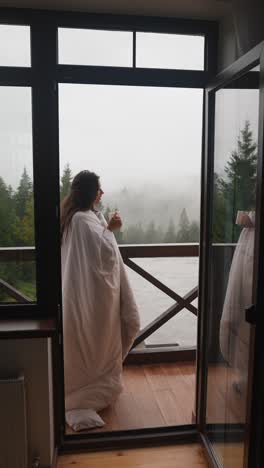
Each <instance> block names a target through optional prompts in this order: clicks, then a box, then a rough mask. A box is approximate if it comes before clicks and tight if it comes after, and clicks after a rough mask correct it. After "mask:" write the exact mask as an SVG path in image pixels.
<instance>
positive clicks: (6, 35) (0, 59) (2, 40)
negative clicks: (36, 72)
mask: <svg viewBox="0 0 264 468" xmlns="http://www.w3.org/2000/svg"><path fill="white" fill-rule="evenodd" d="M0 66H9V67H30V66H31V57H30V27H29V26H10V25H9V24H8V25H5V24H1V25H0Z"/></svg>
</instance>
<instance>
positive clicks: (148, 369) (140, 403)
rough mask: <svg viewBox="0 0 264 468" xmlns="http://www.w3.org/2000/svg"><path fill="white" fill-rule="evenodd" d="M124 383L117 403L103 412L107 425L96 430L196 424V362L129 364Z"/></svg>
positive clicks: (125, 368) (125, 369)
mask: <svg viewBox="0 0 264 468" xmlns="http://www.w3.org/2000/svg"><path fill="white" fill-rule="evenodd" d="M123 383H124V390H123V392H122V394H121V395H120V397H119V398H118V400H117V402H116V403H115V405H114V406H112V407H109V408H107V409H105V410H104V411H101V412H100V415H101V417H102V418H103V420H104V421H105V423H106V425H105V426H104V427H103V428H101V429H95V430H92V432H93V433H94V432H104V431H115V430H127V429H138V428H148V427H162V426H177V425H182V424H191V423H192V411H193V408H194V395H195V364H194V363H182V362H180V363H175V364H174V363H173V364H161V365H141V366H126V367H124V372H123ZM66 432H67V434H73V433H74V432H73V431H71V430H70V429H69V428H67V431H66ZM89 432H91V431H89Z"/></svg>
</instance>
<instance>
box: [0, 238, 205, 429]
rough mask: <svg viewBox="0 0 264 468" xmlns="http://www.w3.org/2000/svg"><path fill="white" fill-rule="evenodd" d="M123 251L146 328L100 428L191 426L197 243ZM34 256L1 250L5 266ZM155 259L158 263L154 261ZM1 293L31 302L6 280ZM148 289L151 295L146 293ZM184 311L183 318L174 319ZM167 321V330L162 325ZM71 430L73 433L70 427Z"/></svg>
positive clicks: (124, 248) (22, 251)
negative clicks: (178, 280) (102, 426)
mask: <svg viewBox="0 0 264 468" xmlns="http://www.w3.org/2000/svg"><path fill="white" fill-rule="evenodd" d="M120 252H121V255H122V257H123V260H124V263H125V264H126V266H127V269H128V275H129V277H130V281H131V285H132V287H133V289H134V291H135V295H136V300H137V302H138V304H139V309H140V314H141V323H142V324H143V327H142V329H141V330H140V333H139V335H138V336H137V338H136V340H135V342H134V345H133V347H132V349H131V351H130V353H129V356H128V357H127V359H126V361H125V363H124V373H123V382H124V390H123V392H122V394H121V395H120V397H119V399H118V400H117V402H116V403H115V405H114V406H112V407H110V408H107V409H105V410H104V411H102V413H101V416H102V417H103V419H104V420H105V421H106V426H104V428H102V429H97V430H96V431H102V430H103V431H112V430H124V429H138V428H145V427H162V426H170V425H173V426H175V425H183V424H191V423H192V418H193V407H194V395H195V354H196V350H195V346H196V343H195V340H193V336H196V322H197V306H196V300H197V296H198V286H197V281H198V255H199V246H198V244H163V245H129V246H128V245H122V246H120ZM34 260H35V249H34V248H33V247H17V248H1V249H0V263H2V264H4V263H9V262H13V263H17V264H21V263H24V262H25V263H26V262H34ZM157 260H158V261H159V264H155V262H156V261H157ZM177 261H178V262H180V263H179V264H178V265H177V269H178V272H179V271H180V272H181V278H180V279H181V282H180V284H179V286H180V289H181V291H180V292H179V291H175V289H176V288H172V283H174V282H175V286H177V271H176V272H175V271H174V270H173V269H171V266H172V265H174V264H175V265H176V262H177ZM190 261H191V264H190V263H189V265H188V262H190ZM183 265H184V267H185V270H186V269H187V270H188V268H189V266H190V265H191V269H190V272H189V273H190V274H187V275H186V271H185V275H184V274H182V272H183ZM169 268H170V269H171V271H170V272H169V271H168V269H169ZM147 270H150V271H151V272H150V271H147ZM178 276H179V273H178ZM163 277H164V280H163ZM168 277H169V279H168ZM141 280H143V283H142V282H141ZM165 280H166V281H165ZM169 280H170V281H169ZM190 286H191V288H190V289H189V287H190ZM148 287H149V288H150V289H147V288H148ZM0 291H2V293H4V294H5V295H6V296H8V297H10V300H12V301H16V302H22V303H28V302H32V299H30V298H29V297H28V296H27V295H26V294H25V293H23V292H22V291H19V290H18V289H17V288H15V287H14V286H13V285H12V284H10V283H8V282H7V281H5V279H4V278H3V279H0ZM182 291H184V293H182ZM146 293H147V295H148V296H147V298H146V297H144V295H145V296H146ZM157 294H158V296H157ZM168 304H169V306H168V307H167V306H166V305H168ZM161 306H165V308H164V309H165V310H164V309H163V310H160V308H161ZM148 312H150V313H148ZM183 312H184V314H185V315H183V316H182V317H181V322H180V321H178V322H174V321H175V318H176V317H179V318H180V313H183ZM146 315H147V316H146ZM184 321H185V325H184ZM189 324H191V326H192V329H191V333H190V330H189V329H188V325H189ZM166 325H167V329H166V328H164V326H166ZM168 325H169V327H168ZM180 329H181V330H182V329H183V330H184V333H185V336H181V332H180V333H179V330H180ZM184 333H183V335H184ZM188 335H189V336H188ZM190 335H191V339H190ZM188 340H189V342H188ZM188 343H191V345H189V346H188ZM93 432H94V431H93ZM67 433H68V434H70V433H71V431H70V430H69V429H68V430H67Z"/></svg>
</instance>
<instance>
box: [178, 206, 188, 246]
mask: <svg viewBox="0 0 264 468" xmlns="http://www.w3.org/2000/svg"><path fill="white" fill-rule="evenodd" d="M176 239H177V242H190V221H189V218H188V215H187V211H186V208H183V210H182V212H181V214H180V219H179V230H178V232H177V236H176Z"/></svg>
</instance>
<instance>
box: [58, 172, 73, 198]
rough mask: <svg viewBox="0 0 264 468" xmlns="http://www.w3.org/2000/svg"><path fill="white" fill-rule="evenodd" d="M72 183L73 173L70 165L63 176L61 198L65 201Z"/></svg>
mask: <svg viewBox="0 0 264 468" xmlns="http://www.w3.org/2000/svg"><path fill="white" fill-rule="evenodd" d="M71 183H72V171H71V169H70V165H69V163H67V164H66V166H65V167H64V169H63V174H62V176H61V186H60V197H61V200H63V199H64V198H65V197H66V195H68V193H69V191H70V188H71Z"/></svg>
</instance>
